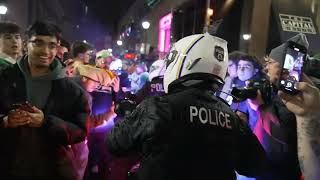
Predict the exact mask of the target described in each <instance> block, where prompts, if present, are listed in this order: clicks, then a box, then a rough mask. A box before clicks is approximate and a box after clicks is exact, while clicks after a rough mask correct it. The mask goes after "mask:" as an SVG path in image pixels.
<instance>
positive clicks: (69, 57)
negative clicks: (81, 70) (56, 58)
mask: <svg viewBox="0 0 320 180" xmlns="http://www.w3.org/2000/svg"><path fill="white" fill-rule="evenodd" d="M68 59H71V56H70V54H69V53H68V52H64V53H63V60H62V61H63V62H65V61H66V60H68Z"/></svg>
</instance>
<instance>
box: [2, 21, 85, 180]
mask: <svg viewBox="0 0 320 180" xmlns="http://www.w3.org/2000/svg"><path fill="white" fill-rule="evenodd" d="M26 35H27V38H28V40H27V41H26V42H27V54H26V55H25V56H23V57H22V58H21V59H20V60H18V61H17V63H16V64H15V65H13V66H10V67H8V68H6V69H5V70H3V71H2V72H0V84H1V86H0V99H1V101H0V141H1V143H2V146H1V149H0V153H1V155H2V156H1V157H0V179H15V180H20V179H21V180H22V179H24V180H29V179H30V180H31V179H33V180H38V179H39V180H40V179H46V180H51V179H52V180H53V179H70V180H73V179H76V178H75V177H76V172H75V169H74V168H73V165H72V164H71V162H70V164H67V163H69V159H68V157H67V152H68V151H67V148H68V147H69V145H72V144H76V143H79V142H82V141H84V140H85V137H86V134H87V118H88V115H89V108H88V103H87V99H86V98H85V94H84V92H83V91H81V90H80V89H79V88H78V87H77V86H76V85H75V84H74V83H72V82H71V81H70V80H68V79H67V78H65V72H64V71H63V68H62V65H61V63H60V62H59V61H58V60H57V59H55V56H56V53H57V47H58V41H59V38H60V37H59V35H58V34H57V29H56V27H55V26H54V25H53V24H50V23H45V22H36V23H34V24H33V25H31V26H30V27H29V28H28V30H27V34H26ZM25 102H28V103H25Z"/></svg>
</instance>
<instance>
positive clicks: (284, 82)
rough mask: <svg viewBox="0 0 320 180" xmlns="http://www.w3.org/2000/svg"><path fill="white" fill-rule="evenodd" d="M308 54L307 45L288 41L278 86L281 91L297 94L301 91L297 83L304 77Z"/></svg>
mask: <svg viewBox="0 0 320 180" xmlns="http://www.w3.org/2000/svg"><path fill="white" fill-rule="evenodd" d="M306 55H307V49H306V47H304V46H302V45H300V44H297V43H295V42H292V41H288V42H287V47H286V50H285V52H284V60H283V63H282V70H281V74H280V78H279V82H278V87H279V89H280V90H281V91H284V92H286V93H288V94H297V93H298V92H299V90H297V89H296V87H295V84H296V83H297V82H300V81H301V79H302V73H303V65H304V63H305V61H306Z"/></svg>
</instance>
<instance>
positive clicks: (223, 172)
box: [107, 88, 266, 180]
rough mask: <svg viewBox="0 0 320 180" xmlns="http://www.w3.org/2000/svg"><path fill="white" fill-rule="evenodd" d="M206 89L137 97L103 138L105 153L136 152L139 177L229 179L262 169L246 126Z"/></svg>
mask: <svg viewBox="0 0 320 180" xmlns="http://www.w3.org/2000/svg"><path fill="white" fill-rule="evenodd" d="M212 94H213V92H212V91H208V90H202V89H197V88H188V89H184V90H181V91H180V90H178V91H175V92H172V93H170V94H169V95H166V96H163V97H151V98H148V99H146V100H145V101H143V102H142V103H141V104H140V105H139V106H138V107H137V108H136V110H135V111H133V112H132V113H131V114H130V116H127V117H126V118H125V119H124V120H123V121H121V122H119V123H117V124H116V125H115V127H114V129H113V130H112V131H111V133H110V134H109V135H108V137H107V146H108V148H109V151H110V152H111V153H113V154H115V155H119V156H123V155H128V154H131V153H133V152H140V153H141V154H142V157H143V158H142V161H141V165H140V169H139V171H138V177H139V179H141V180H149V179H153V180H158V179H159V180H171V179H172V180H177V179H190V180H191V179H197V180H198V179H206V180H207V179H219V180H222V179H223V180H229V179H235V173H234V172H235V171H237V172H238V173H239V174H243V175H246V176H257V175H259V174H261V173H262V172H263V171H264V170H265V167H266V156H265V152H264V150H263V148H262V146H261V145H260V144H259V141H258V140H257V138H256V136H255V135H254V134H253V133H252V132H251V130H250V129H249V127H248V126H247V125H246V124H245V123H244V122H242V121H241V120H240V119H239V118H238V117H237V116H236V115H235V114H234V113H233V111H232V110H231V109H230V108H229V107H228V105H227V104H225V103H224V102H222V101H221V100H220V99H219V98H217V97H215V96H213V95H212Z"/></svg>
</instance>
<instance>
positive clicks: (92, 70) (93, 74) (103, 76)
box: [78, 65, 114, 86]
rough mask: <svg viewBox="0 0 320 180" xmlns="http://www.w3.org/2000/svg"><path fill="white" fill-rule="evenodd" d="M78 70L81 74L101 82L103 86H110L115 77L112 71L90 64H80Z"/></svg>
mask: <svg viewBox="0 0 320 180" xmlns="http://www.w3.org/2000/svg"><path fill="white" fill-rule="evenodd" d="M78 72H79V75H80V76H84V77H87V78H89V79H92V80H94V81H96V82H99V83H100V84H101V85H102V86H109V85H110V84H111V82H112V79H113V78H114V75H113V74H111V72H107V71H106V70H104V69H101V68H96V67H93V66H90V65H80V66H79V67H78Z"/></svg>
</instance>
